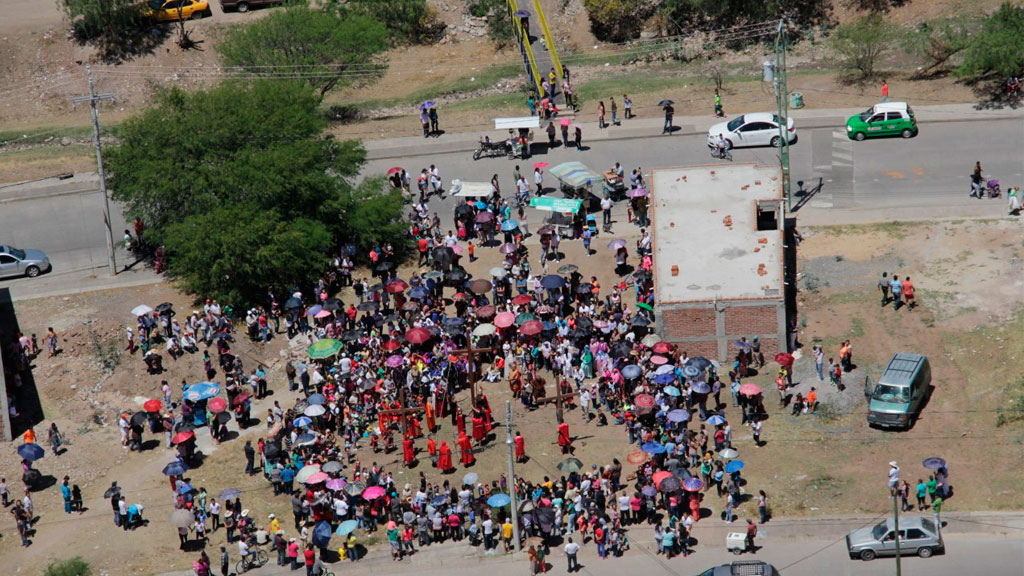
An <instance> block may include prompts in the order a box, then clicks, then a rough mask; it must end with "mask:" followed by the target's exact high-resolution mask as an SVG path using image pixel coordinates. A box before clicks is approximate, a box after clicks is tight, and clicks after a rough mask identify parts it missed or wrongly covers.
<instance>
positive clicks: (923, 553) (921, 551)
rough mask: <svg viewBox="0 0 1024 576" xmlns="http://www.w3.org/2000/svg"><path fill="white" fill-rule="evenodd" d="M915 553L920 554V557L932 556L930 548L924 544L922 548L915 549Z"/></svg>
mask: <svg viewBox="0 0 1024 576" xmlns="http://www.w3.org/2000/svg"><path fill="white" fill-rule="evenodd" d="M917 555H918V556H920V557H921V558H931V557H932V549H931V548H929V547H927V546H924V547H922V548H918V549H917Z"/></svg>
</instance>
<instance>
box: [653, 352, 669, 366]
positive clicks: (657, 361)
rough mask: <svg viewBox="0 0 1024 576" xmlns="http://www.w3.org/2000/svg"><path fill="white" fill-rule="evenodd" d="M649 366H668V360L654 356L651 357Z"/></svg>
mask: <svg viewBox="0 0 1024 576" xmlns="http://www.w3.org/2000/svg"><path fill="white" fill-rule="evenodd" d="M651 364H654V365H655V366H661V365H662V364H668V358H665V357H664V356H661V355H658V354H655V355H654V356H651Z"/></svg>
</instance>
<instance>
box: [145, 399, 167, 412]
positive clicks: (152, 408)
mask: <svg viewBox="0 0 1024 576" xmlns="http://www.w3.org/2000/svg"><path fill="white" fill-rule="evenodd" d="M163 406H164V404H163V402H161V401H159V400H157V399H156V398H153V399H152V400H146V403H145V404H143V405H142V409H143V410H145V411H146V412H159V411H160V409H161V408H163Z"/></svg>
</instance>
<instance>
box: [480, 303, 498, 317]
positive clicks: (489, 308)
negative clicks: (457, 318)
mask: <svg viewBox="0 0 1024 576" xmlns="http://www.w3.org/2000/svg"><path fill="white" fill-rule="evenodd" d="M497 312H498V309H497V308H495V307H494V306H493V305H491V304H488V305H486V306H481V307H479V308H477V309H476V315H477V318H490V317H491V316H494V315H495V314H496V313H497Z"/></svg>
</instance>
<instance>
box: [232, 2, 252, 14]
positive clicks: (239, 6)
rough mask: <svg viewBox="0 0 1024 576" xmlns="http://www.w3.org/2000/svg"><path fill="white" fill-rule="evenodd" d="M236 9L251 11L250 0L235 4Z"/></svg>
mask: <svg viewBox="0 0 1024 576" xmlns="http://www.w3.org/2000/svg"><path fill="white" fill-rule="evenodd" d="M235 10H238V11H239V12H248V11H249V3H248V2H239V3H238V4H237V5H236V6H235Z"/></svg>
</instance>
